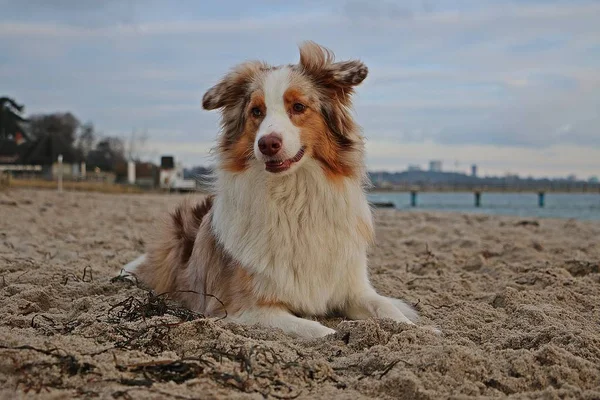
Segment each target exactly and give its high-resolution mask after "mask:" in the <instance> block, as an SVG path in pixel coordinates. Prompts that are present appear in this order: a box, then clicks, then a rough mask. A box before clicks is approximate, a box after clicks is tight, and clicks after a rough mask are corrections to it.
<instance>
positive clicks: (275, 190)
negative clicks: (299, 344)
mask: <svg viewBox="0 0 600 400" xmlns="http://www.w3.org/2000/svg"><path fill="white" fill-rule="evenodd" d="M217 186H218V187H217V190H218V191H217V193H219V195H218V196H217V197H216V198H215V204H214V217H213V223H212V226H213V230H214V233H215V234H216V237H217V240H218V241H219V242H220V243H221V244H222V245H223V246H224V247H225V249H226V251H227V252H228V253H229V254H230V255H231V256H233V258H235V259H236V260H237V261H239V262H240V263H241V265H242V266H243V267H244V268H246V269H247V270H248V272H249V273H250V274H251V275H252V276H253V277H254V279H253V284H254V290H255V294H256V295H258V296H264V297H265V298H267V299H272V300H273V301H281V302H283V303H285V304H287V305H288V306H289V307H290V308H291V309H292V311H294V312H297V313H301V314H308V315H317V314H323V313H325V312H326V311H327V310H331V309H335V308H339V307H342V306H343V304H344V302H346V301H347V295H348V293H349V290H348V289H349V288H350V287H352V288H353V290H354V291H356V288H357V286H361V285H364V284H365V283H363V282H368V280H367V279H366V274H367V271H366V251H367V244H368V243H367V242H368V240H367V239H368V238H367V236H368V235H370V234H371V231H372V216H371V210H370V208H369V205H368V203H367V201H366V197H365V194H364V191H363V189H362V187H361V185H360V183H359V182H358V181H355V180H350V179H348V180H345V181H344V182H343V183H342V182H338V183H332V182H331V181H329V180H328V179H327V178H326V177H325V175H324V173H323V171H322V170H321V167H320V166H319V165H318V164H317V163H316V162H315V161H313V160H307V162H305V163H304V164H303V165H302V166H301V168H299V170H298V171H296V172H295V173H294V174H293V175H291V176H285V177H278V176H274V177H268V178H266V177H265V174H264V172H263V171H260V170H256V169H254V168H250V169H249V170H247V171H245V172H244V173H242V174H237V175H235V174H230V173H227V172H221V173H220V175H219V176H218V177H217Z"/></svg>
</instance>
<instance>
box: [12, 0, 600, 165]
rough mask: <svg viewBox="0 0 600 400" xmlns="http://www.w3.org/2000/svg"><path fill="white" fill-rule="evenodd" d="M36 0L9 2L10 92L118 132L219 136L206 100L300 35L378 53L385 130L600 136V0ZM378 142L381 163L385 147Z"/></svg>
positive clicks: (419, 134)
mask: <svg viewBox="0 0 600 400" xmlns="http://www.w3.org/2000/svg"><path fill="white" fill-rule="evenodd" d="M42 3H43V4H42ZM28 4H29V5H31V10H30V12H27V7H25V5H22V4H20V3H19V4H18V3H17V2H10V1H4V2H3V1H1V0H0V8H2V9H3V16H2V17H0V54H1V55H2V56H0V57H1V58H0V77H1V78H2V82H3V90H4V91H5V92H7V93H8V94H10V95H11V96H14V97H16V98H17V99H19V101H21V102H24V103H25V104H26V106H27V110H28V111H29V112H40V111H51V110H52V109H63V110H64V109H69V110H72V111H73V112H75V113H76V114H77V115H78V116H79V117H80V118H81V119H82V120H93V121H94V122H95V124H96V126H97V127H99V128H100V129H102V130H105V131H111V132H130V131H131V129H133V128H136V127H137V128H142V127H146V128H148V130H149V132H150V134H151V135H156V136H152V137H151V139H152V140H154V141H155V142H156V143H161V145H162V144H167V143H166V142H168V141H165V140H164V139H165V135H166V134H167V133H165V132H177V134H176V135H174V137H173V143H175V144H178V143H187V144H188V145H190V144H191V143H193V142H194V141H198V142H200V143H206V142H209V141H211V140H214V138H215V136H216V134H217V129H218V121H217V115H216V114H215V113H207V112H205V111H203V110H201V107H200V99H201V97H202V95H203V93H204V91H205V90H206V89H207V88H208V87H210V86H211V85H212V84H214V83H215V82H216V81H217V80H218V79H219V78H220V77H221V76H222V75H223V74H224V73H225V72H226V71H227V70H228V69H229V68H231V67H232V66H233V65H234V64H236V63H238V62H241V61H244V60H246V59H263V60H266V61H268V62H271V63H274V64H282V63H289V62H295V61H296V60H297V59H298V51H297V47H296V45H297V43H298V42H300V41H302V40H305V39H313V40H316V41H317V42H320V43H322V44H324V45H327V46H328V47H330V48H332V49H333V50H334V51H335V52H336V54H337V55H338V58H340V59H345V58H361V59H362V60H363V61H364V62H366V63H367V64H368V65H369V68H370V75H369V77H368V78H367V80H366V81H365V83H364V84H363V85H362V86H361V87H359V88H358V91H357V95H356V102H355V111H356V114H357V118H358V121H359V122H360V124H361V125H362V126H363V128H364V131H365V132H366V134H367V135H368V137H369V139H370V140H372V141H373V142H374V143H388V142H392V143H393V142H396V144H397V146H395V147H394V148H395V149H399V148H400V147H402V146H400V143H402V144H403V145H406V146H425V144H426V143H434V144H435V145H436V146H441V148H446V149H447V151H448V152H461V151H462V150H460V149H465V148H469V146H481V147H482V148H483V147H485V148H487V149H489V150H490V152H488V153H485V154H489V156H490V157H492V158H493V154H492V153H493V152H492V150H493V149H494V148H495V147H498V149H499V150H498V151H499V152H501V151H502V150H501V148H502V149H510V148H518V149H525V148H529V149H530V151H531V152H534V153H535V152H538V153H539V154H545V153H544V152H545V151H546V150H547V149H554V148H557V146H558V147H560V146H565V148H566V147H568V146H575V147H578V148H579V147H581V148H586V147H593V148H597V147H599V146H600V135H598V131H597V127H598V126H599V125H600V116H599V113H598V111H597V110H598V109H600V77H599V75H598V73H597V71H598V70H599V68H600V51H599V50H598V49H600V39H599V38H600V28H599V27H598V24H597V21H598V20H599V19H600V4H598V3H597V2H593V1H551V2H541V1H527V2H522V1H506V2H502V3H500V2H497V1H491V0H478V1H474V0H462V1H460V2H452V3H449V2H441V1H428V2H423V1H417V0H415V1H403V2H399V1H398V2H394V1H377V2H367V1H361V0H350V1H343V0H333V1H331V2H326V3H325V2H318V1H313V0H310V1H309V2H308V3H302V4H301V5H300V4H296V3H287V2H286V3H285V4H284V3H280V2H276V1H272V0H271V1H267V0H264V1H260V0H259V1H255V2H253V3H252V4H249V3H247V2H243V1H241V0H240V1H234V2H229V3H228V4H227V5H222V4H221V3H219V4H220V6H217V5H216V3H215V4H212V3H205V4H204V5H202V6H198V3H197V2H194V1H181V2H177V3H176V5H173V4H174V3H167V2H162V1H158V0H152V1H148V2H141V1H134V0H129V1H125V2H120V1H119V2H117V1H108V2H102V5H100V3H99V2H93V1H87V0H85V1H81V2H76V1H67V0H59V1H55V2H42V1H41V0H36V1H34V2H33V3H31V2H28ZM28 7H29V6H28ZM567 127H568V129H567ZM159 132H161V133H159ZM159 147H160V146H159ZM171 149H172V150H169V151H177V152H181V154H182V155H181V157H182V158H186V159H189V160H193V159H195V157H196V156H197V153H190V152H189V151H188V152H185V151H184V148H183V147H174V148H171ZM377 149H378V148H377V147H375V148H372V150H371V151H372V152H374V153H373V154H371V155H370V158H369V162H370V163H371V164H372V165H377V160H378V158H377V157H379V156H381V157H383V155H381V154H379V153H377V151H378V150H377ZM186 154H187V155H186ZM399 154H404V153H399ZM415 154H420V153H415ZM460 154H463V153H460ZM514 154H515V155H517V156H519V157H529V155H526V154H525V153H523V152H515V153H514ZM565 154H567V155H569V156H572V157H573V160H572V161H571V162H572V166H571V167H569V165H567V164H565V163H562V164H560V168H564V172H565V174H566V173H567V172H571V171H574V172H577V171H578V168H581V169H582V170H584V169H585V168H588V167H587V166H582V164H581V163H580V160H578V157H577V156H575V155H574V153H573V152H566V153H565ZM406 156H408V155H406ZM386 157H387V156H386ZM422 157H423V158H424V159H423V160H422V161H424V160H425V158H427V155H426V154H423V155H422ZM392 160H393V161H394V162H395V165H396V168H403V167H404V166H405V165H406V164H407V162H405V161H404V160H403V159H402V157H400V156H398V157H395V158H389V162H390V163H391V162H392ZM502 160H503V159H502ZM502 160H500V161H498V162H505V163H506V165H507V168H508V167H509V165H510V162H509V161H508V160H504V161H502ZM517 161H518V162H520V161H519V160H517ZM517 161H515V162H517ZM538 161H539V162H544V163H547V165H548V166H550V167H552V166H553V165H559V164H558V163H553V160H552V158H543V157H542V158H540V159H539V160H538ZM386 165H388V162H387V161H386ZM390 165H391V164H390ZM520 165H522V167H523V168H524V169H523V171H524V172H525V173H527V171H530V170H533V169H534V167H533V166H529V164H527V163H526V162H523V163H521V164H520ZM535 168H537V167H535ZM552 168H554V167H552ZM500 169H501V168H500ZM536 170H539V168H537V169H536ZM585 171H588V170H587V169H585ZM586 173H587V172H586Z"/></svg>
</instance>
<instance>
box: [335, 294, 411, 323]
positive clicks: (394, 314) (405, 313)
mask: <svg viewBox="0 0 600 400" xmlns="http://www.w3.org/2000/svg"><path fill="white" fill-rule="evenodd" d="M344 311H345V314H346V316H347V317H348V318H350V319H367V318H390V319H393V320H394V321H399V322H405V323H407V324H411V325H414V322H413V321H415V320H416V319H417V318H418V315H417V312H416V311H415V310H413V308H412V307H410V306H409V305H408V304H406V303H404V302H403V301H402V300H399V299H393V298H390V297H385V296H381V295H379V294H377V292H375V290H374V289H372V288H368V289H366V290H364V291H361V292H359V293H354V294H353V295H352V296H351V297H350V298H349V299H348V303H347V305H346V308H345V310H344Z"/></svg>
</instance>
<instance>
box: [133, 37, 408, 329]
mask: <svg viewBox="0 0 600 400" xmlns="http://www.w3.org/2000/svg"><path fill="white" fill-rule="evenodd" d="M299 48H300V61H299V63H298V64H290V65H282V66H270V65H268V64H266V63H263V62H258V61H249V62H245V63H242V64H240V65H238V66H236V67H235V68H233V69H232V70H231V71H230V72H229V73H227V74H226V75H225V76H224V77H223V78H222V80H221V81H220V82H218V83H217V84H216V85H215V86H213V87H212V88H210V89H209V90H208V91H207V92H206V93H205V95H204V97H203V100H202V106H203V108H204V109H206V110H220V113H221V132H220V135H219V138H218V143H217V146H216V151H215V155H216V159H217V166H216V168H215V172H214V180H213V182H212V194H211V195H210V196H208V197H205V198H203V199H202V200H201V201H194V200H190V199H188V200H186V201H184V202H183V203H182V204H181V205H179V206H178V208H177V209H176V210H175V211H174V212H173V213H172V214H170V216H169V217H168V219H167V220H166V221H164V223H163V224H162V226H161V227H160V228H159V229H157V232H158V237H156V238H155V239H154V240H153V241H152V242H151V243H149V245H148V248H147V252H146V254H145V255H143V256H141V257H140V258H138V259H137V260H135V261H133V262H131V263H129V264H128V265H126V266H125V271H127V272H129V273H132V274H135V275H136V276H137V277H138V278H139V279H140V280H141V281H142V282H143V283H145V284H146V285H148V286H149V287H150V288H151V289H153V290H154V291H155V292H157V293H169V294H170V295H171V296H172V297H175V298H176V299H178V300H179V301H180V302H182V303H183V304H184V305H185V306H187V307H189V308H190V309H191V310H194V311H197V312H200V313H202V314H204V315H206V316H215V317H217V316H223V315H226V319H227V320H230V321H234V322H237V323H241V324H252V325H254V324H258V325H262V326H264V327H270V328H280V329H281V330H283V331H284V332H285V333H287V334H289V335H293V336H298V337H303V338H318V337H323V336H326V335H329V334H333V333H335V330H334V329H331V328H328V327H326V326H324V325H322V324H320V323H319V322H317V321H315V320H312V319H309V318H311V317H316V316H326V315H330V314H332V313H337V314H341V315H343V316H345V317H347V318H349V319H366V318H391V319H392V320H395V321H400V322H403V323H407V324H414V322H415V321H416V319H417V317H418V315H417V313H416V312H415V310H414V309H413V308H412V307H410V306H409V305H407V304H406V303H405V302H404V301H402V300H399V299H394V298H389V297H385V296H382V295H380V294H378V293H377V292H376V291H375V289H374V288H373V286H372V285H371V283H370V282H369V277H368V270H367V268H368V267H367V249H368V247H369V245H371V244H372V242H373V240H374V229H373V217H372V210H371V208H370V205H369V203H368V202H367V198H366V193H365V190H366V188H367V185H368V179H367V174H366V167H365V162H364V138H363V136H362V133H361V130H360V128H359V126H358V125H357V123H356V122H355V121H354V119H353V116H352V114H351V106H352V95H353V93H354V89H355V87H356V86H358V85H359V84H360V83H361V82H363V80H364V79H365V78H366V77H367V74H368V69H367V67H366V65H365V64H363V63H362V62H361V61H359V60H350V61H341V62H336V61H335V59H334V55H333V53H332V52H331V51H330V50H328V49H326V48H324V47H322V46H320V45H318V44H316V43H314V42H304V43H302V44H301V45H300V46H299Z"/></svg>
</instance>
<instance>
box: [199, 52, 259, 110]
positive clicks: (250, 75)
mask: <svg viewBox="0 0 600 400" xmlns="http://www.w3.org/2000/svg"><path fill="white" fill-rule="evenodd" d="M264 67H265V65H264V64H263V63H261V62H258V61H249V62H246V63H243V64H240V65H238V66H237V67H235V68H234V69H233V70H232V71H231V72H229V73H228V74H227V75H225V77H224V78H223V79H221V81H220V82H219V83H217V84H216V85H215V86H213V87H211V88H210V89H208V91H207V92H206V93H205V94H204V97H203V98H202V107H203V108H204V109H205V110H215V109H217V108H223V107H226V106H231V105H235V104H237V103H238V102H239V101H240V99H241V98H242V97H244V96H245V95H246V93H247V92H248V85H249V84H250V83H251V82H252V81H253V79H254V77H255V76H256V75H257V74H258V73H259V72H260V71H261V69H263V68H264Z"/></svg>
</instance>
